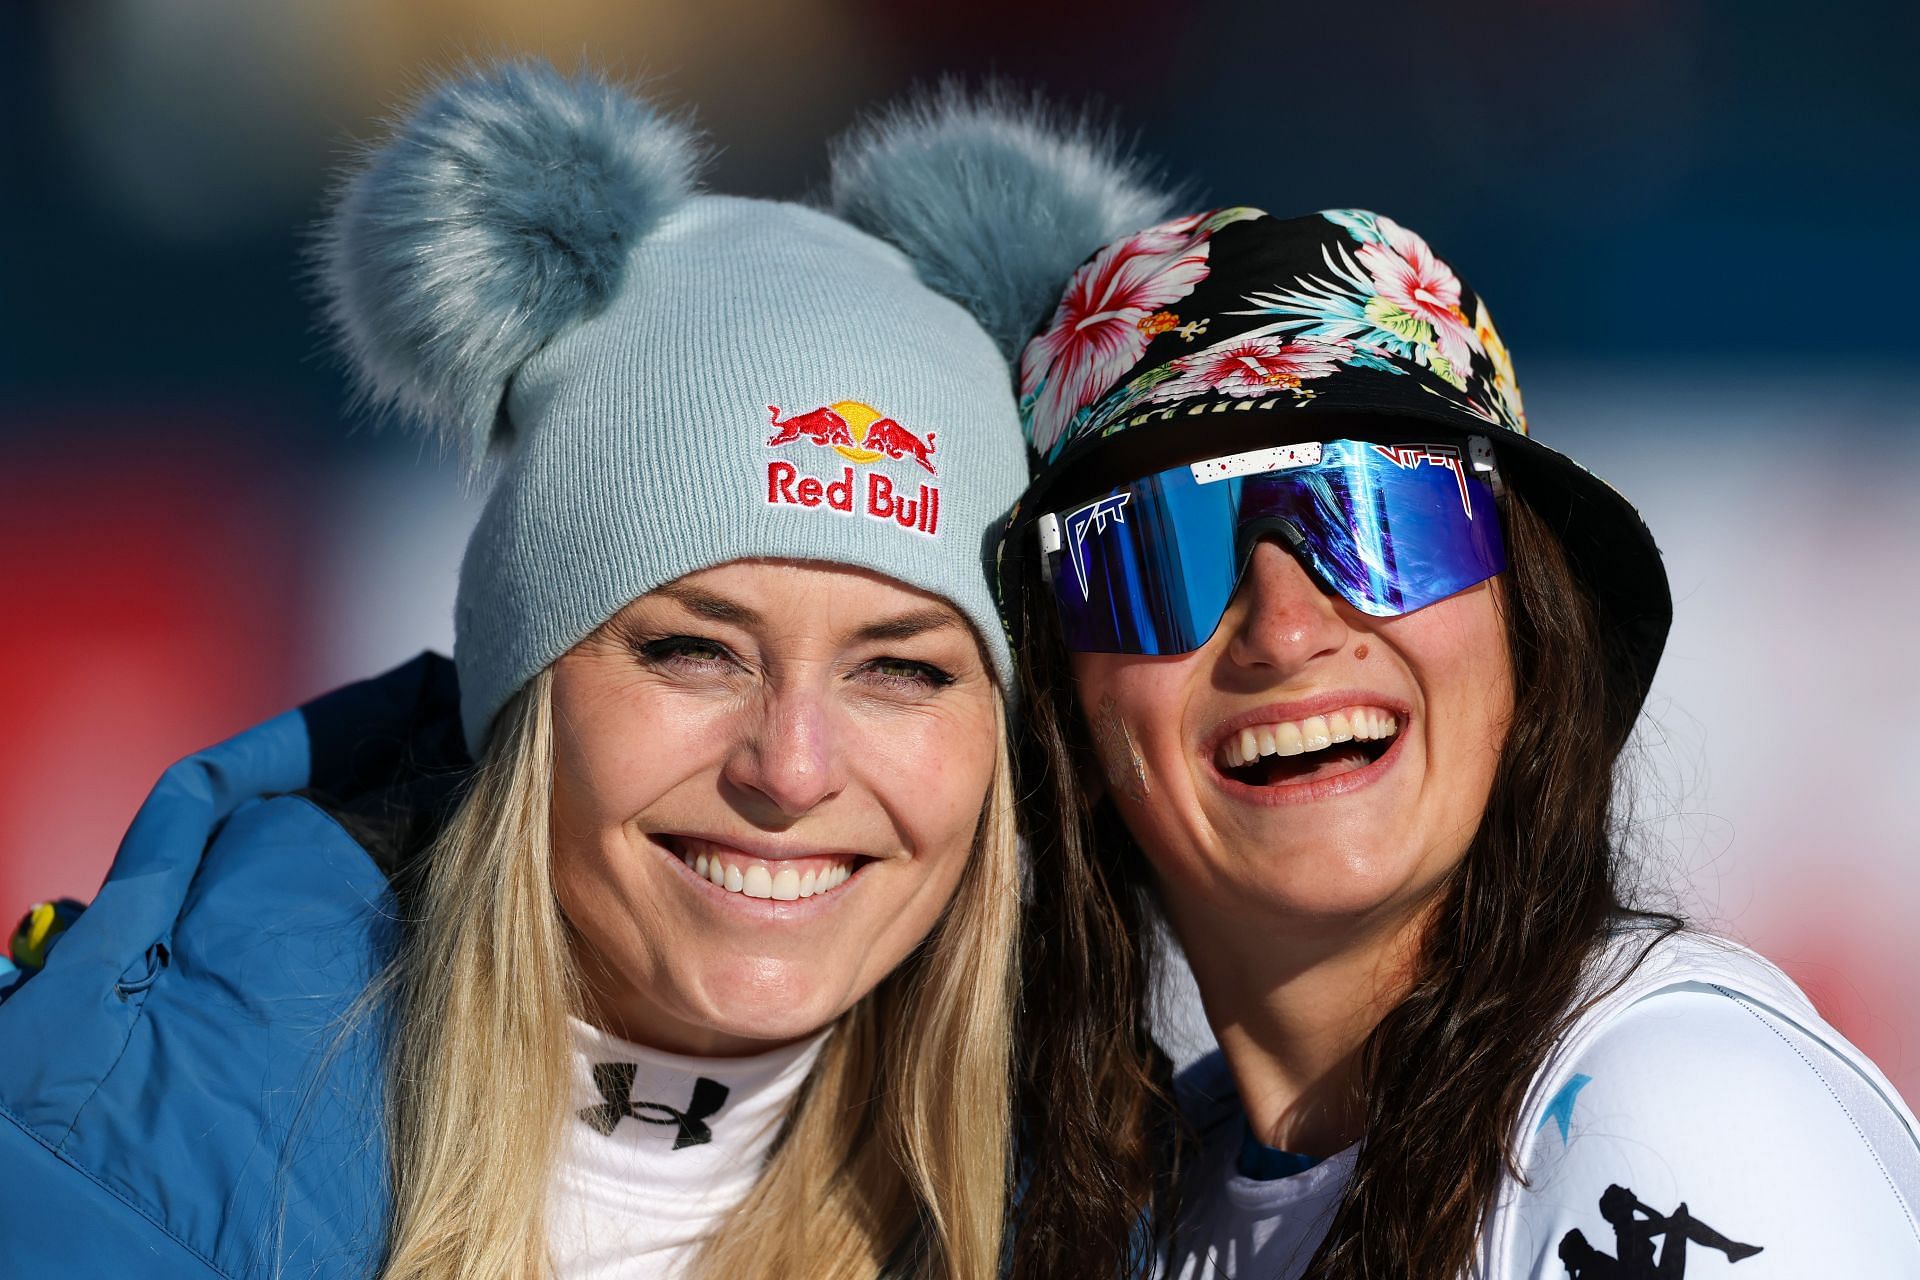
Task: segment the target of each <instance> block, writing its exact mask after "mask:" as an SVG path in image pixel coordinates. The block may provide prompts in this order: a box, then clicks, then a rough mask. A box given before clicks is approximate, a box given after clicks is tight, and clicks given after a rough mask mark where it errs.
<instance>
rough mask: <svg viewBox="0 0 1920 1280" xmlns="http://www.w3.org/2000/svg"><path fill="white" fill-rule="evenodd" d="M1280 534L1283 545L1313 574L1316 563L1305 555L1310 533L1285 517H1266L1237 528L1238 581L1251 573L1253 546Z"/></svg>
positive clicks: (1234, 571) (1234, 557)
mask: <svg viewBox="0 0 1920 1280" xmlns="http://www.w3.org/2000/svg"><path fill="white" fill-rule="evenodd" d="M1270 537H1277V538H1279V539H1280V545H1281V546H1283V547H1285V548H1286V549H1287V552H1288V554H1290V555H1292V556H1293V558H1294V559H1296V560H1298V561H1299V562H1300V564H1301V567H1302V568H1304V569H1306V570H1307V572H1308V573H1309V574H1311V573H1313V565H1312V564H1311V562H1310V559H1309V557H1308V556H1307V555H1306V554H1305V552H1306V547H1307V535H1306V534H1304V533H1302V532H1301V531H1300V526H1299V525H1297V524H1295V523H1294V522H1293V521H1291V520H1289V519H1287V518H1286V517H1284V516H1262V517H1260V518H1259V519H1257V520H1248V521H1245V522H1243V523H1242V524H1241V525H1240V526H1239V527H1238V528H1236V529H1235V530H1234V531H1233V565H1234V568H1233V580H1234V582H1235V583H1236V584H1237V583H1238V582H1239V581H1240V579H1241V578H1242V577H1244V576H1245V575H1246V572H1247V562H1248V561H1249V560H1251V559H1253V549H1254V548H1255V547H1257V546H1259V545H1260V540H1261V539H1262V538H1270Z"/></svg>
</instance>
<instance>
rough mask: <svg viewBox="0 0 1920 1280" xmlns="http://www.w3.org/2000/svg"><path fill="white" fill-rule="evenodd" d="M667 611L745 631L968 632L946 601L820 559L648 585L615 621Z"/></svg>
mask: <svg viewBox="0 0 1920 1280" xmlns="http://www.w3.org/2000/svg"><path fill="white" fill-rule="evenodd" d="M657 608H665V609H671V610H674V611H676V612H685V613H691V614H693V615H695V616H697V617H700V618H705V619H708V620H711V621H715V622H723V623H731V624H734V625H738V626H743V627H788V626H791V625H792V622H793V620H794V619H795V618H796V617H804V618H805V619H806V620H807V621H808V622H810V623H819V622H824V623H826V624H827V625H826V630H828V631H829V632H854V631H860V630H869V631H870V630H871V629H872V628H873V626H874V625H875V624H876V623H885V624H890V625H891V631H890V633H891V634H897V635H900V636H905V635H908V634H919V633H923V632H927V631H935V630H942V629H946V628H956V629H960V630H963V631H965V630H968V627H967V623H966V620H965V619H964V618H963V617H962V616H961V614H960V612H959V611H958V610H957V609H956V608H954V606H953V605H952V604H951V603H950V602H948V601H947V600H945V599H944V598H942V597H940V596H937V595H934V594H933V593H931V592H929V591H925V590H922V589H921V588H919V587H915V586H911V585H909V584H907V583H904V582H901V581H900V580H899V579H897V578H892V577H889V576H887V575H886V574H882V573H876V572H874V571H872V570H870V569H866V568H863V567H861V566H858V565H847V564H839V563H835V562H831V561H818V560H784V559H753V560H734V561H729V562H727V563H726V564H721V565H715V566H713V567H711V568H707V569H700V570H696V571H695V572H693V573H689V574H686V575H685V576H683V577H680V578H676V579H675V580H674V581H672V582H669V583H665V584H663V585H661V586H659V587H656V588H654V589H653V590H652V591H650V592H648V593H647V594H646V595H643V596H641V597H639V598H638V599H637V600H634V601H633V602H631V603H630V604H628V605H627V606H626V608H625V609H623V610H621V612H620V614H618V615H616V617H620V616H624V615H629V614H632V613H635V612H646V611H649V610H652V609H657Z"/></svg>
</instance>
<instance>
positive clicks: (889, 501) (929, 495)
mask: <svg viewBox="0 0 1920 1280" xmlns="http://www.w3.org/2000/svg"><path fill="white" fill-rule="evenodd" d="M767 411H768V412H769V413H770V414H771V415H772V416H773V429H774V431H773V436H772V438H771V439H769V440H768V441H767V447H768V448H778V447H780V446H782V445H788V444H795V443H799V442H801V441H804V442H806V443H807V444H810V445H814V446H816V447H818V448H823V449H832V450H833V451H834V452H835V453H837V454H839V455H840V456H841V457H843V458H845V459H847V460H848V461H849V462H853V463H857V464H859V465H860V466H861V467H866V466H869V465H871V464H872V463H876V462H879V461H880V460H881V459H883V458H885V459H892V460H894V461H898V460H900V459H903V458H911V459H913V461H914V462H915V463H916V464H918V465H919V466H920V467H921V469H922V470H924V471H925V472H926V473H927V474H928V475H937V474H938V472H937V471H935V470H934V465H933V452H934V448H933V434H934V433H933V432H931V431H929V432H927V434H926V436H925V437H924V438H923V437H921V436H918V435H916V434H914V433H913V432H911V431H909V430H907V428H905V427H903V426H901V425H900V423H899V422H897V421H895V420H894V419H892V418H889V417H887V416H886V415H884V414H882V413H881V412H880V411H879V410H877V409H875V408H874V407H873V406H872V405H867V404H862V403H860V402H859V401H858V400H841V401H838V402H836V403H834V404H830V405H824V406H822V407H821V408H818V409H813V410H810V411H808V412H806V413H796V414H794V415H793V416H792V417H788V418H782V417H781V416H780V409H779V407H778V406H777V405H768V406H767ZM857 475H858V476H863V477H864V480H865V483H864V484H862V483H859V482H858V481H857V480H856V476H857ZM767 502H768V503H769V504H771V505H774V506H796V507H803V508H809V509H812V508H821V507H824V508H825V509H827V510H829V511H837V512H839V513H841V514H842V515H852V514H854V510H855V508H856V506H857V507H858V508H859V510H860V512H861V513H862V514H864V515H866V516H867V517H868V518H870V519H874V520H891V521H893V522H894V523H896V524H898V525H899V526H900V527H901V528H903V529H912V530H915V531H916V532H919V533H924V534H928V535H932V534H934V533H936V532H938V530H939V527H940V489H939V486H937V485H931V484H926V483H924V482H923V483H921V484H920V485H919V491H918V492H917V493H914V494H911V495H910V494H908V493H906V492H905V491H904V490H903V489H901V488H899V487H898V486H896V484H895V482H894V480H893V478H892V477H891V476H889V475H887V474H886V473H885V472H882V471H865V472H856V471H855V470H854V468H853V467H842V468H841V469H840V474H839V475H838V476H837V477H835V478H832V479H823V478H821V477H819V476H810V475H802V474H801V471H800V468H799V467H798V466H796V465H794V463H792V462H790V461H787V460H785V459H777V460H775V461H772V462H769V463H768V464H767Z"/></svg>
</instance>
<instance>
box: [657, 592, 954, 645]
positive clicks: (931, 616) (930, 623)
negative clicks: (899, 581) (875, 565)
mask: <svg viewBox="0 0 1920 1280" xmlns="http://www.w3.org/2000/svg"><path fill="white" fill-rule="evenodd" d="M656 591H657V592H658V593H659V594H660V595H663V596H665V597H667V598H668V599H669V600H672V601H674V602H676V603H677V604H679V605H680V606H681V607H682V608H684V609H686V610H687V611H688V612H689V613H693V614H696V615H698V616H700V617H702V618H706V619H708V620H709V621H712V622H727V623H732V624H734V625H735V626H741V627H754V626H761V625H764V622H765V619H763V618H762V617H761V616H760V614H759V613H757V612H755V611H754V610H753V609H751V608H749V607H748V606H746V605H744V604H741V603H740V602H739V601H737V600H730V599H728V598H727V597H726V596H722V595H715V594H714V593H713V592H711V591H702V590H701V589H700V588H698V587H690V586H687V585H686V584H685V583H671V582H670V583H668V584H667V585H665V586H663V587H658V588H656ZM958 625H959V622H958V620H957V619H955V617H954V616H953V614H952V613H950V612H948V611H947V610H945V609H940V608H936V607H932V606H929V607H927V608H924V609H914V610H911V611H909V612H907V613H902V614H898V615H896V616H894V617H891V618H886V619H883V620H881V621H879V622H873V623H869V624H868V625H866V626H864V627H861V628H860V629H859V630H858V631H856V632H854V633H853V636H852V637H851V638H852V639H853V640H855V641H868V642H871V641H876V640H911V639H912V638H913V637H915V636H920V635H925V634H926V633H928V632H929V631H939V630H942V629H943V628H948V627H955V626H958Z"/></svg>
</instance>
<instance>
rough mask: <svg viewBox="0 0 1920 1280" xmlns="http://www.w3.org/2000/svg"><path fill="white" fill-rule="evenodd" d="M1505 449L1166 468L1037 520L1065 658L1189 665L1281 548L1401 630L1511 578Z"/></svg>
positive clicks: (1272, 455) (1273, 455)
mask: <svg viewBox="0 0 1920 1280" xmlns="http://www.w3.org/2000/svg"><path fill="white" fill-rule="evenodd" d="M1499 483H1500V480H1499V473H1498V471H1497V470H1496V469H1495V467H1494V457H1493V444H1492V442H1491V441H1489V440H1487V439H1486V438H1484V437H1481V436H1474V437H1471V438H1469V439H1468V440H1466V441H1465V442H1464V446H1463V445H1458V444H1375V443H1372V442H1370V441H1364V440H1326V441H1320V442H1315V443H1305V444H1287V445H1279V446H1276V447H1273V448H1267V449H1256V450H1254V451H1252V452H1249V453H1237V454H1233V455H1230V456H1227V457H1220V458H1210V459H1207V460H1206V461H1203V462H1195V463H1191V464H1188V465H1183V466H1178V467H1170V468H1168V469H1167V470H1165V471H1159V472H1155V473H1154V474H1152V475H1149V476H1143V477H1141V478H1140V479H1138V480H1132V481H1129V482H1128V483H1126V484H1123V485H1121V486H1119V487H1118V488H1116V489H1113V490H1111V491H1110V492H1108V493H1106V494H1103V495H1102V496H1100V497H1098V498H1095V499H1094V500H1093V501H1091V502H1088V503H1086V504H1084V505H1082V506H1077V507H1074V508H1073V509H1071V510H1068V511H1064V512H1050V513H1047V514H1043V515H1041V516H1040V517H1039V518H1038V520H1037V521H1036V526H1037V530H1038V534H1039V539H1040V552H1041V572H1042V573H1043V575H1044V576H1045V577H1046V579H1047V581H1048V583H1049V584H1050V585H1051V587H1052V589H1053V596H1054V601H1055V604H1056V605H1057V607H1058V609H1059V612H1060V622H1061V626H1062V629H1063V630H1064V631H1065V633H1066V641H1067V647H1068V648H1070V649H1073V650H1075V651H1077V652H1081V653H1134V654H1143V655H1148V656H1159V655H1164V654H1175V653H1188V652H1191V651H1192V650H1194V649H1198V648H1199V647H1200V646H1201V645H1203V644H1205V643H1206V642H1207V639H1208V638H1209V637H1210V636H1212V635H1213V633H1214V630H1215V628H1217V627H1218V626H1219V625H1220V619H1221V618H1222V617H1224V616H1225V615H1226V611H1227V604H1228V602H1229V601H1230V600H1232V598H1233V592H1234V588H1235V587H1236V586H1237V585H1238V583H1239V580H1240V576H1241V574H1242V573H1243V572H1244V571H1245V569H1246V565H1247V561H1248V559H1249V558H1250V557H1251V555H1252V552H1253V548H1254V546H1255V544H1257V543H1258V542H1259V541H1260V539H1262V538H1264V537H1268V536H1275V537H1278V538H1279V539H1280V541H1281V542H1282V543H1283V544H1284V545H1285V546H1286V547H1288V548H1289V549H1290V550H1291V551H1292V552H1293V554H1294V555H1295V556H1296V557H1297V558H1298V559H1299V560H1300V562H1301V564H1302V565H1303V566H1304V567H1305V568H1306V569H1307V571H1308V572H1309V573H1310V574H1311V575H1312V576H1313V577H1314V578H1316V579H1317V580H1318V581H1319V582H1320V584H1321V585H1322V586H1324V587H1325V588H1326V589H1327V590H1328V591H1331V592H1332V593H1333V594H1335V595H1337V596H1338V597H1340V598H1341V599H1342V600H1345V601H1346V602H1347V603H1348V604H1350V605H1352V606H1353V607H1354V608H1355V609H1358V610H1360V612H1362V613H1365V614H1369V615H1371V616H1373V617H1376V618H1388V617H1395V616H1397V615H1399V614H1404V613H1412V612H1413V611H1414V610H1415V609H1421V608H1425V607H1426V606H1427V605H1430V604H1432V603H1434V602H1435V601H1437V600H1444V599H1445V598H1446V597H1448V596H1450V595H1453V594H1454V593H1455V592H1458V591H1464V590H1466V589H1467V588H1468V587H1471V586H1473V585H1474V584H1475V583H1479V582H1485V581H1486V580H1487V579H1488V578H1491V577H1493V575H1495V574H1496V573H1499V572H1500V571H1501V570H1503V569H1505V568H1506V567H1507V554H1506V543H1505V541H1504V540H1503V539H1502V537H1501V535H1500V519H1499V516H1498V514H1497V513H1496V512H1495V510H1494V505H1493V499H1494V492H1495V489H1496V487H1497V486H1498V485H1499Z"/></svg>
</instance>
